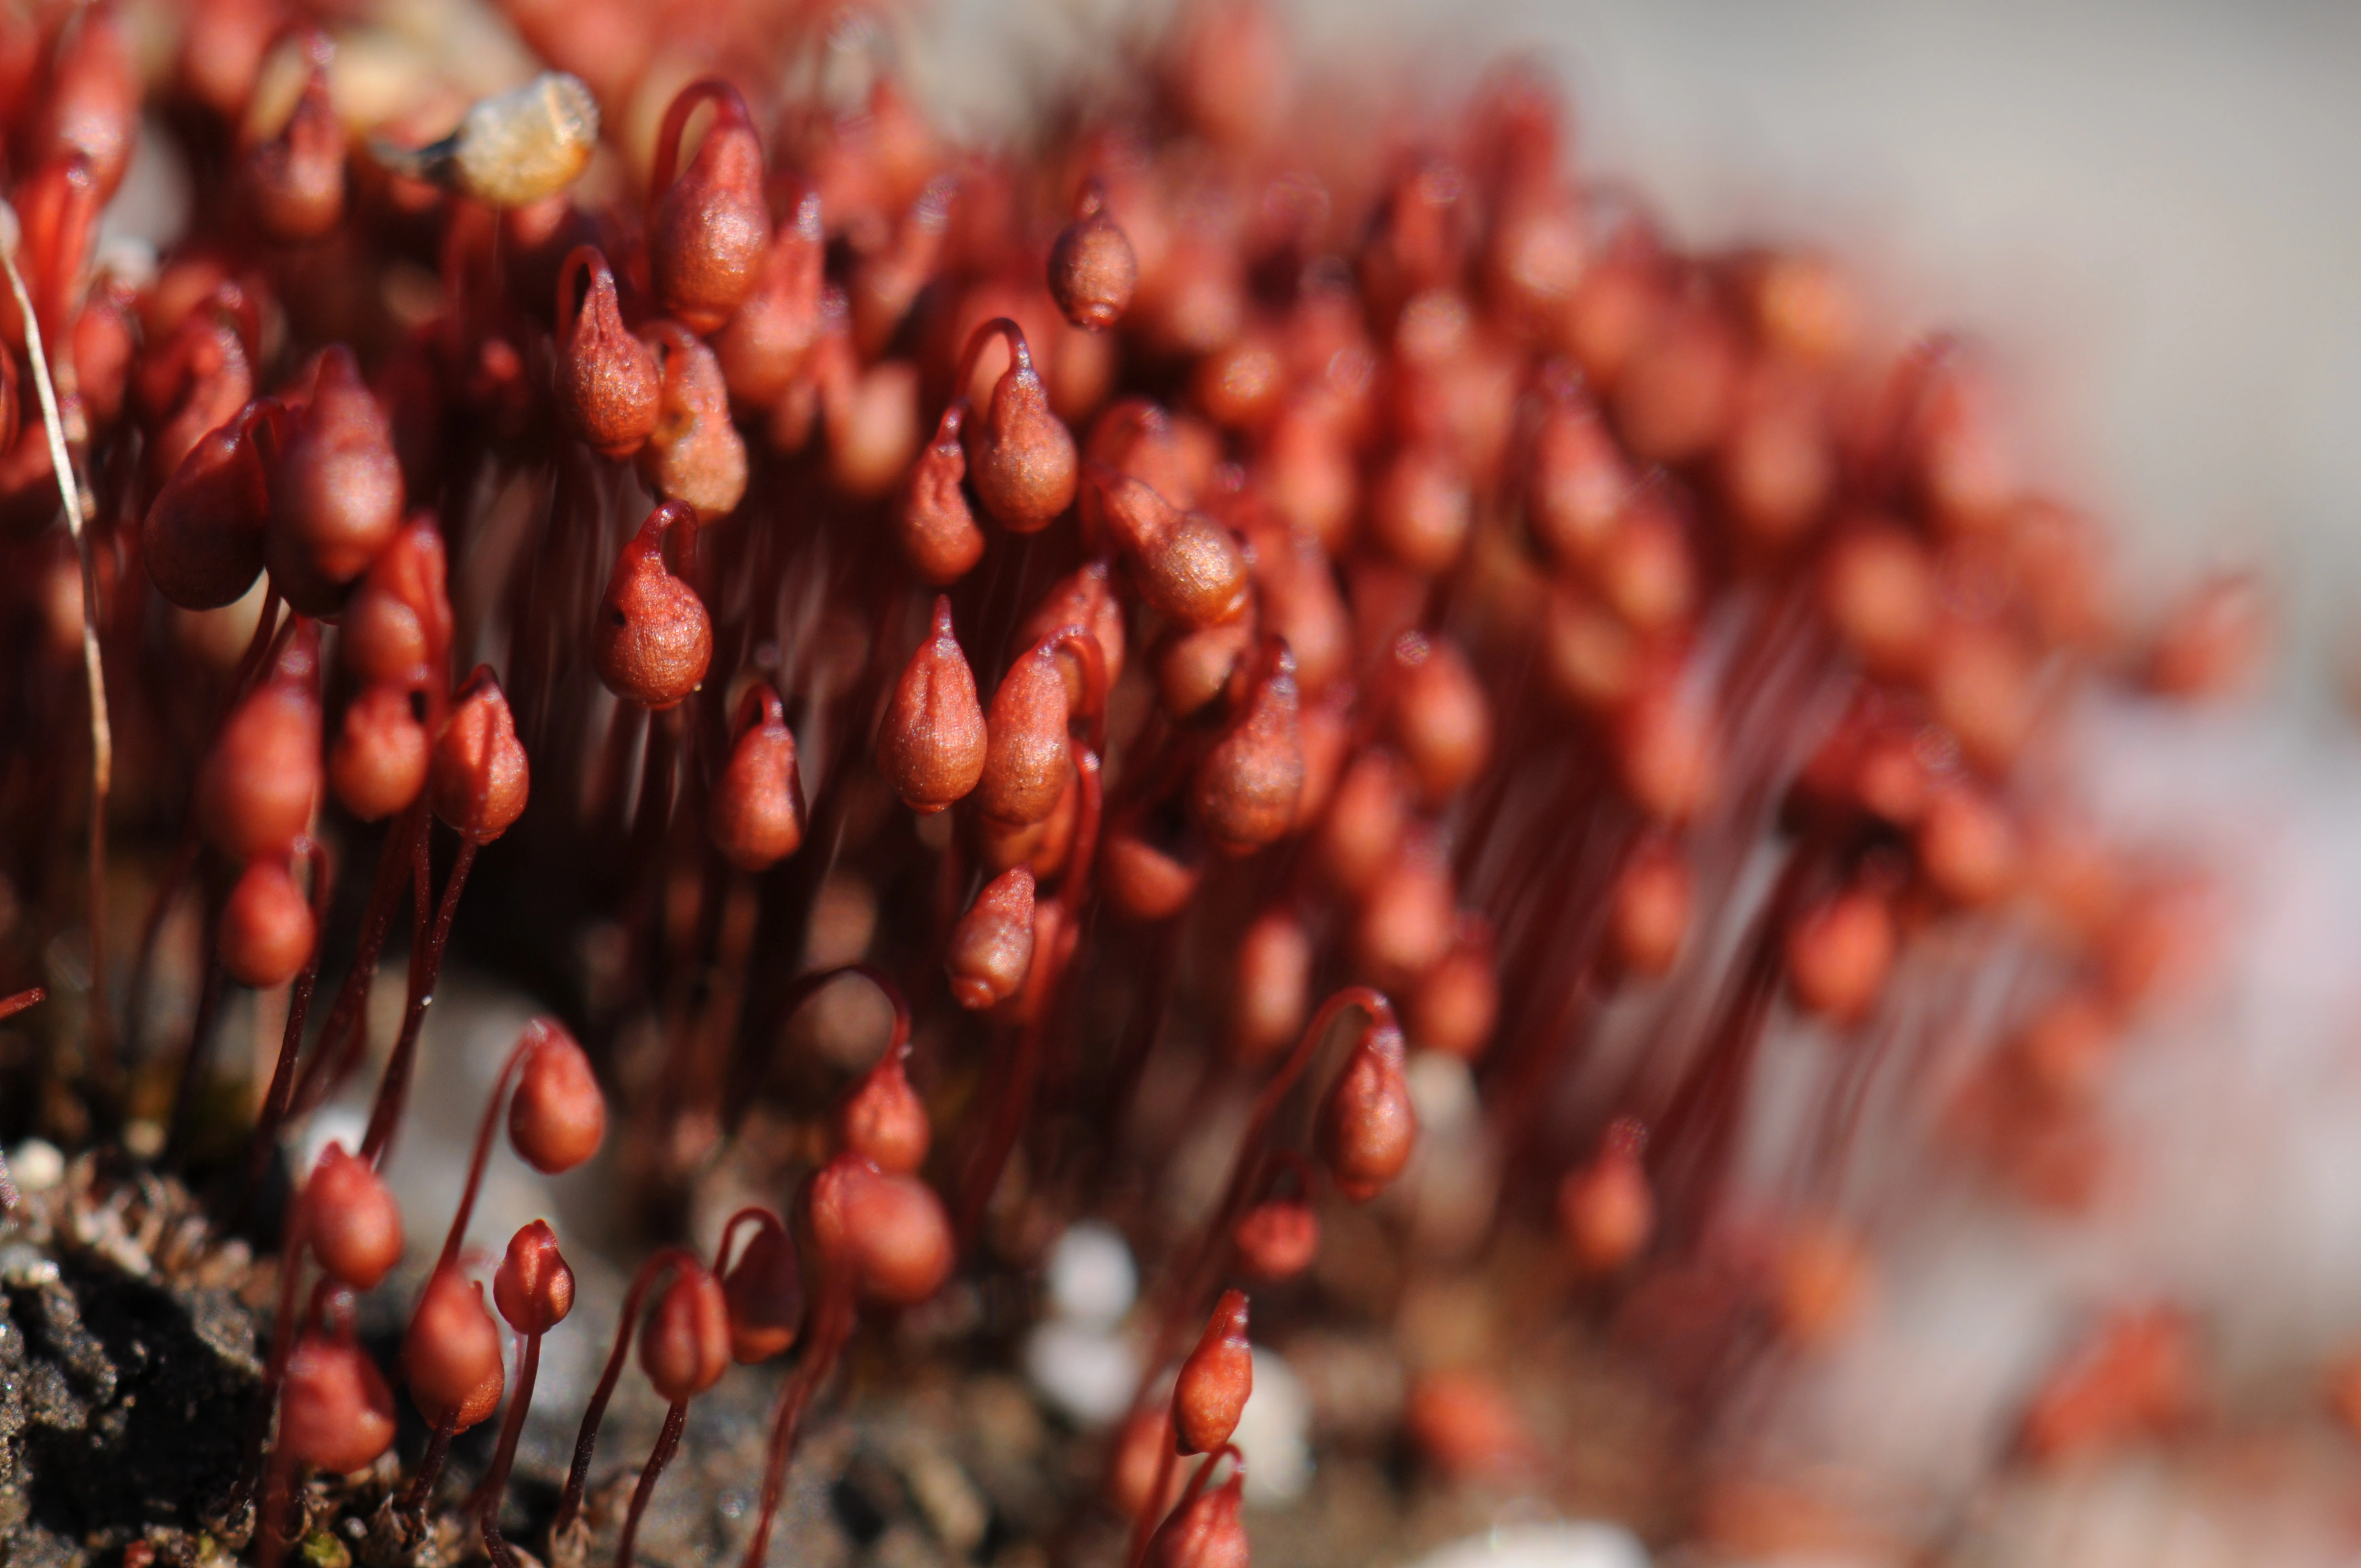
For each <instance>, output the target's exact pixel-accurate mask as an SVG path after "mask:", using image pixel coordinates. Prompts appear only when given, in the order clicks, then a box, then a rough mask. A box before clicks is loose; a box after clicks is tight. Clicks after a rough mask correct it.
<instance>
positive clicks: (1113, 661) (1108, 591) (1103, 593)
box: [1016, 560, 1126, 713]
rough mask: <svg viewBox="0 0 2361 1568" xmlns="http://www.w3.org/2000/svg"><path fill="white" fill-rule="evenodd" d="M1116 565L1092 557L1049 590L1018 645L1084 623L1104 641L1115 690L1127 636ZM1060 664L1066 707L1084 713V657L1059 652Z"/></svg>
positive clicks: (1104, 661)
mask: <svg viewBox="0 0 2361 1568" xmlns="http://www.w3.org/2000/svg"><path fill="white" fill-rule="evenodd" d="M1113 575H1114V574H1113V569H1112V568H1111V567H1110V566H1109V565H1108V564H1107V563H1106V562H1105V561H1104V560H1098V561H1088V562H1085V563H1083V564H1082V565H1080V566H1077V567H1075V568H1074V570H1072V571H1071V572H1069V573H1068V574H1066V576H1062V577H1060V578H1059V579H1058V581H1057V582H1055V583H1053V584H1051V585H1050V587H1049V592H1048V593H1045V594H1043V595H1042V596H1041V598H1040V601H1039V602H1038V603H1037V604H1036V605H1034V607H1033V612H1032V613H1031V614H1030V615H1027V617H1026V618H1025V621H1024V624H1023V625H1021V626H1019V627H1018V628H1017V629H1016V645H1017V646H1018V647H1020V648H1030V647H1032V646H1034V645H1035V644H1036V643H1038V642H1039V641H1041V640H1042V639H1043V638H1045V637H1048V636H1049V635H1050V634H1051V633H1052V632H1056V631H1060V630H1064V629H1065V628H1066V627H1069V626H1079V627H1082V629H1083V630H1087V631H1088V632H1089V633H1090V634H1091V641H1093V642H1096V643H1097V644H1098V645H1099V663H1100V666H1101V668H1102V669H1103V671H1104V674H1105V676H1106V689H1107V690H1108V691H1113V690H1114V689H1115V682H1116V681H1117V680H1119V679H1121V678H1122V676H1123V662H1124V654H1125V651H1126V638H1125V635H1124V624H1123V606H1122V604H1121V603H1120V602H1118V601H1117V600H1116V598H1115V586H1114V584H1113V582H1112V581H1111V580H1110V579H1111V578H1112V576H1113ZM1058 662H1059V667H1060V669H1061V670H1062V671H1063V672H1064V673H1065V677H1066V706H1067V707H1069V708H1071V710H1073V711H1075V712H1077V713H1079V712H1081V711H1082V705H1083V700H1084V697H1085V696H1086V695H1087V694H1086V693H1085V692H1084V691H1083V690H1082V663H1081V661H1079V660H1078V659H1076V658H1074V657H1073V655H1072V654H1071V653H1070V652H1063V651H1061V652H1060V653H1059V655H1058Z"/></svg>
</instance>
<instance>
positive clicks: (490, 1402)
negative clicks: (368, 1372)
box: [401, 1268, 502, 1431]
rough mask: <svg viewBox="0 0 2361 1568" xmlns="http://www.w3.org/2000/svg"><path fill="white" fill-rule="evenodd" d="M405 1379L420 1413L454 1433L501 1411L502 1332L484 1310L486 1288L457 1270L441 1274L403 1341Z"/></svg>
mask: <svg viewBox="0 0 2361 1568" xmlns="http://www.w3.org/2000/svg"><path fill="white" fill-rule="evenodd" d="M401 1376H402V1381H403V1382H405V1383H406V1384H408V1385H409V1387H410V1398H411V1402H412V1404H414V1405H416V1406H417V1407H418V1413H419V1414H420V1415H423V1416H424V1417H425V1418H426V1419H427V1420H429V1421H431V1422H433V1423H434V1424H435V1425H438V1426H439V1425H441V1424H443V1423H444V1422H445V1421H448V1422H449V1423H450V1424H451V1427H452V1430H453V1431H467V1429H468V1428H469V1427H471V1426H474V1425H475V1424H476V1423H477V1422H478V1421H480V1420H483V1419H484V1418H485V1417H487V1416H489V1415H490V1414H491V1413H492V1411H493V1410H494V1409H498V1408H499V1406H500V1388H501V1386H502V1379H501V1375H500V1325H499V1324H497V1323H495V1322H493V1321H492V1315H491V1313H489V1312H488V1311H486V1310H484V1291H483V1287H481V1286H479V1285H478V1284H477V1283H476V1282H475V1281H473V1280H471V1279H469V1278H467V1277H465V1276H464V1275H462V1274H461V1273H460V1272H459V1271H458V1270H457V1269H456V1268H445V1269H440V1270H437V1271H436V1273H435V1275H434V1278H432V1279H430V1280H428V1281H427V1283H426V1293H425V1295H423V1296H422V1297H421V1298H420V1299H419V1302H418V1310H417V1312H416V1313H414V1314H413V1315H412V1318H411V1320H410V1330H409V1332H407V1333H405V1334H404V1335H403V1336H402V1341H401Z"/></svg>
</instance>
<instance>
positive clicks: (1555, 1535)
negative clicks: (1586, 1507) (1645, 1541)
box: [1411, 1519, 1648, 1568]
mask: <svg viewBox="0 0 2361 1568" xmlns="http://www.w3.org/2000/svg"><path fill="white" fill-rule="evenodd" d="M1411 1568H1648V1552H1647V1549H1646V1548H1645V1547H1643V1546H1642V1545H1641V1544H1640V1541H1639V1538H1638V1537H1637V1536H1634V1535H1633V1534H1632V1533H1631V1531H1630V1530H1625V1529H1624V1528H1623V1527H1622V1526H1621V1525H1614V1524H1601V1523H1599V1522H1598V1521H1596V1520H1591V1519H1577V1520H1575V1521H1573V1522H1570V1523H1565V1524H1512V1525H1501V1526H1499V1527H1498V1528H1497V1529H1493V1530H1487V1531H1485V1532H1484V1533H1483V1534H1482V1535H1471V1536H1468V1537H1466V1539H1464V1540H1461V1541H1452V1542H1451V1543H1450V1544H1448V1545H1445V1546H1438V1547H1436V1548H1435V1549H1434V1550H1433V1552H1428V1553H1427V1554H1426V1555H1425V1556H1424V1557H1422V1558H1420V1559H1419V1560H1418V1561H1417V1562H1416V1563H1413V1564H1412V1565H1411Z"/></svg>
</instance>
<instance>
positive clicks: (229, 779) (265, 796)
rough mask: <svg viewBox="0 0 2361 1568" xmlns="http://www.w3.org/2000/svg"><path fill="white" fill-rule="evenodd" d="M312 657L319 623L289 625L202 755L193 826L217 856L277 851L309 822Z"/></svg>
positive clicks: (315, 777)
mask: <svg viewBox="0 0 2361 1568" xmlns="http://www.w3.org/2000/svg"><path fill="white" fill-rule="evenodd" d="M319 659H320V632H319V628H318V627H317V626H314V625H312V624H309V623H306V624H304V625H302V626H299V627H298V628H296V630H295V634H294V635H293V636H291V637H290V638H289V639H288V640H287V644H286V646H285V647H284V648H282V649H281V650H280V654H279V659H278V662H277V663H274V664H273V665H272V666H271V670H270V674H269V676H268V677H267V678H266V679H265V680H264V681H263V682H262V684H261V685H258V686H257V687H256V688H255V689H254V690H253V691H251V692H248V693H247V696H246V698H245V700H243V701H242V702H240V703H239V704H238V705H237V707H236V711H234V712H233V713H231V715H230V717H229V721H228V722H227V723H225V724H224V725H223V726H222V731H221V735H220V737H219V738H218V739H217V740H214V749H213V751H211V752H210V753H208V754H207V755H206V757H205V762H204V766H203V769H202V770H201V771H200V772H199V773H198V774H197V792H196V814H197V825H198V826H199V827H200V828H203V831H204V835H205V838H206V839H207V840H208V841H209V842H211V843H212V844H213V846H214V848H215V849H217V850H221V851H222V852H223V853H224V854H225V855H232V856H235V857H236V858H238V859H240V860H259V859H263V858H266V857H271V856H283V855H285V854H286V853H287V850H288V848H289V846H291V844H293V843H294V842H295V840H296V839H298V838H300V837H301V836H302V833H303V832H304V830H305V829H306V828H309V827H310V826H311V822H312V805H313V801H315V800H316V799H317V798H318V797H319V794H320V700H319V698H318V697H317V696H315V695H314V692H313V682H314V677H315V674H316V672H317V669H318V665H319Z"/></svg>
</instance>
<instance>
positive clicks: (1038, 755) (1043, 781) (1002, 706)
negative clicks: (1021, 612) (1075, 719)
mask: <svg viewBox="0 0 2361 1568" xmlns="http://www.w3.org/2000/svg"><path fill="white" fill-rule="evenodd" d="M1066 721H1067V707H1066V677H1065V675H1064V674H1063V672H1062V671H1061V669H1060V664H1059V659H1058V650H1057V645H1056V644H1055V643H1054V642H1048V641H1044V642H1038V643H1036V644H1034V646H1033V647H1032V649H1031V650H1030V651H1029V652H1026V653H1024V654H1023V655H1021V656H1020V657H1019V658H1018V659H1017V661H1016V663H1014V664H1012V665H1010V666H1009V669H1008V674H1006V675H1005V676H1003V677H1002V678H1001V682H1000V689H999V690H998V691H996V692H994V693H993V694H992V710H991V712H990V713H989V714H988V715H987V716H986V717H985V721H984V730H985V746H984V758H983V774H982V776H981V777H980V778H979V779H978V780H977V783H976V786H975V804H976V809H977V810H979V811H981V812H983V815H984V816H986V817H993V818H994V819H996V820H998V821H1000V822H1004V823H1007V824H1009V825H1011V826H1014V827H1023V826H1026V825H1028V824H1031V823H1035V822H1039V821H1042V820H1044V819H1045V818H1047V817H1049V814H1050V813H1051V812H1052V811H1055V810H1056V809H1057V807H1058V800H1059V797H1060V795H1063V794H1064V793H1065V789H1066V779H1067V775H1068V774H1069V773H1071V772H1072V769H1073V761H1072V757H1071V751H1070V749H1069V747H1068V744H1067V740H1066Z"/></svg>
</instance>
